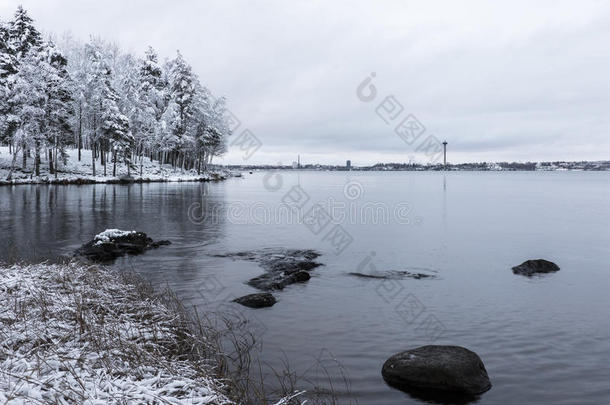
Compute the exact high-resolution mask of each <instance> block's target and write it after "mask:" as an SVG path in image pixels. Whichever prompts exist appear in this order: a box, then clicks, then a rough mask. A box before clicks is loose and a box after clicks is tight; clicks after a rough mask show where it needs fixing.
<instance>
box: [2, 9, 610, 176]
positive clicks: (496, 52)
mask: <svg viewBox="0 0 610 405" xmlns="http://www.w3.org/2000/svg"><path fill="white" fill-rule="evenodd" d="M498 3H499V2H496V1H467V2H456V1H447V2H438V1H428V0H426V1H424V0H420V1H373V0H371V1H354V0H349V1H348V0H346V1H332V2H331V1H296V0H293V1H281V0H277V1H246V0H244V1H199V0H189V1H128V0H123V1H113V0H106V1H83V0H63V1H62V0H57V1H52V0H45V1H40V0H37V1H28V0H22V1H12V0H0V16H1V17H2V19H3V20H7V19H9V18H11V17H12V14H13V12H14V10H15V8H16V7H17V5H18V4H23V6H24V7H25V8H26V9H27V10H28V11H29V12H30V15H31V16H32V17H33V18H34V19H35V20H36V24H37V26H38V27H39V28H40V29H41V30H42V31H44V32H45V33H49V32H52V33H55V34H61V33H63V32H66V31H70V32H72V34H73V35H74V36H75V37H77V38H79V39H83V40H86V39H87V38H88V37H89V35H90V34H95V35H101V36H103V37H104V38H106V39H109V40H114V41H116V42H118V43H120V44H121V46H122V47H123V48H124V49H126V50H129V51H132V52H134V53H137V54H138V55H141V54H143V51H144V49H145V48H146V46H148V45H152V46H153V47H154V48H156V49H157V51H158V52H159V53H160V55H161V56H162V57H173V56H174V54H175V51H176V49H180V51H181V52H182V53H183V55H184V56H185V58H186V59H187V60H188V61H189V62H190V63H191V65H192V66H193V69H194V70H195V71H196V72H197V73H198V74H199V76H200V78H201V80H202V82H203V83H204V84H205V85H206V86H207V87H208V88H210V90H212V92H213V93H214V94H217V95H225V96H226V97H227V98H228V100H229V104H228V105H229V108H230V110H231V111H232V112H233V113H234V114H235V116H236V117H237V118H238V119H239V120H240V122H241V127H240V128H238V131H237V133H238V134H239V132H240V131H241V130H243V129H249V130H250V131H252V133H253V134H254V135H255V136H256V137H257V138H258V139H260V141H261V143H262V146H261V147H260V149H258V150H257V151H256V152H255V153H254V154H253V155H252V156H251V157H250V158H249V159H248V160H247V161H245V160H244V153H243V152H242V151H241V150H240V149H239V148H238V147H231V148H230V150H229V153H228V154H227V155H226V156H225V157H224V158H223V159H221V162H223V163H279V162H281V163H283V164H289V163H292V161H294V160H296V156H297V154H299V153H300V155H301V161H302V162H304V163H312V162H320V163H342V162H344V161H345V160H346V159H351V160H352V162H353V164H355V165H360V164H370V163H375V162H378V161H383V162H396V161H400V162H405V161H409V160H414V161H419V162H425V161H426V159H427V158H426V156H424V155H423V154H422V153H418V152H417V151H416V149H417V147H418V146H419V145H420V142H421V141H422V140H423V139H424V138H425V137H427V136H429V135H434V136H435V137H436V138H437V139H439V140H447V142H448V143H449V145H448V161H450V162H464V161H481V160H487V161H504V160H509V161H527V160H556V159H557V160H595V159H610V133H609V130H610V114H609V113H610V79H609V77H608V75H609V74H610V2H606V1H586V0H580V1H573V0H572V1H557V0H554V1H536V2H533V1H531V0H529V1H514V0H513V1H504V2H503V4H498ZM373 72H374V74H375V78H374V79H373V81H372V85H373V86H374V87H375V89H376V90H377V95H376V97H375V99H374V100H372V101H370V102H364V101H361V100H360V99H359V98H358V97H357V93H356V90H357V87H358V85H359V84H360V83H361V82H362V81H363V80H364V79H366V78H367V77H369V75H370V74H371V73H373ZM367 88H368V87H367ZM387 96H394V97H395V100H396V101H397V102H399V103H400V104H401V105H402V106H403V107H404V110H403V111H402V113H401V114H400V115H398V116H397V118H396V119H395V120H394V121H392V120H391V119H389V117H386V118H388V120H389V121H390V123H389V124H386V122H385V121H384V120H383V119H382V118H381V117H380V116H379V115H377V114H376V108H377V106H378V105H379V103H381V102H382V101H383V100H384V99H385V98H386V97H387ZM395 111H397V110H395ZM408 114H413V115H414V116H415V117H417V119H418V120H419V121H420V122H421V123H422V124H423V125H424V126H425V128H426V129H425V132H424V135H422V136H420V137H419V138H417V139H416V140H415V141H414V142H413V143H412V145H407V143H405V141H404V140H403V139H401V138H400V137H399V136H398V135H397V134H396V133H395V132H394V128H395V126H396V125H397V124H398V123H399V122H400V121H401V120H402V119H403V118H404V117H406V116H407V115H408ZM234 136H235V135H234Z"/></svg>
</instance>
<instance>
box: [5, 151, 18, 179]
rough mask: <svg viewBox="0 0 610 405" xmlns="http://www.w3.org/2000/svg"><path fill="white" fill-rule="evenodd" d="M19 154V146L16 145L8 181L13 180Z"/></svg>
mask: <svg viewBox="0 0 610 405" xmlns="http://www.w3.org/2000/svg"><path fill="white" fill-rule="evenodd" d="M18 152H19V145H18V144H15V148H14V149H13V160H12V162H11V170H9V172H8V176H7V177H6V179H7V180H11V179H12V178H13V171H14V170H15V164H16V163H17V153H18Z"/></svg>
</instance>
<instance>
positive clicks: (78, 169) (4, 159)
mask: <svg viewBox="0 0 610 405" xmlns="http://www.w3.org/2000/svg"><path fill="white" fill-rule="evenodd" d="M67 154H68V160H67V164H66V165H64V164H63V163H62V162H59V170H58V173H57V178H56V177H55V175H54V174H50V173H49V171H48V163H47V162H46V160H45V158H44V157H43V158H42V164H41V167H40V176H38V177H36V176H35V174H34V167H33V165H34V159H33V158H32V157H30V158H28V160H27V166H26V170H22V168H21V153H19V154H18V155H17V161H16V165H15V171H14V172H13V176H12V180H11V184H32V183H53V182H59V183H61V182H64V183H69V182H74V183H77V182H79V181H80V182H87V183H108V182H112V181H116V180H117V178H120V177H121V176H125V175H127V167H126V166H125V164H122V163H121V164H119V163H117V176H116V177H114V176H112V162H109V163H108V164H107V167H106V176H104V167H103V166H102V165H101V164H100V161H99V159H98V161H97V162H96V165H95V166H96V176H95V177H94V176H93V174H92V173H93V172H92V167H91V151H90V150H85V149H83V150H82V151H81V160H80V162H79V161H78V151H77V150H76V149H68V150H67ZM12 158H13V155H10V154H9V149H8V147H7V146H0V184H2V183H6V181H5V180H6V178H7V176H8V174H9V171H10V167H11V163H12ZM230 175H231V173H230V172H228V171H225V170H214V171H210V172H206V173H203V172H202V173H201V174H197V171H196V170H182V169H180V168H174V167H172V166H171V165H159V162H157V161H152V162H151V161H150V159H148V158H144V160H143V162H142V175H141V176H140V164H139V162H135V163H134V165H133V166H132V169H131V177H133V178H134V179H136V181H164V182H165V181H167V182H178V181H206V180H221V179H223V178H226V177H229V176H230Z"/></svg>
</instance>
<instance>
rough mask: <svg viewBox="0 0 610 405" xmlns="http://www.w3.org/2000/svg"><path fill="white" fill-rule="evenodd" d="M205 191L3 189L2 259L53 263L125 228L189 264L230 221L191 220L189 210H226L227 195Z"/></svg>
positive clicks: (165, 186)
mask: <svg viewBox="0 0 610 405" xmlns="http://www.w3.org/2000/svg"><path fill="white" fill-rule="evenodd" d="M207 186H208V185H206V187H207ZM217 186H219V185H214V187H216V188H221V187H217ZM202 190H203V187H202V185H201V184H198V183H150V184H133V185H129V186H125V185H106V184H100V185H82V186H75V185H20V186H12V187H3V188H2V189H0V197H1V198H0V201H2V205H1V206H0V207H1V215H0V229H1V230H2V238H1V243H0V253H2V257H9V256H11V257H15V258H22V259H28V260H42V259H47V258H53V257H56V256H58V255H65V254H69V253H71V251H72V250H73V249H74V248H76V247H77V246H79V245H80V244H82V243H84V242H86V241H88V240H90V239H91V238H92V237H93V236H94V235H96V234H97V233H99V232H101V231H103V230H105V229H107V228H120V229H129V230H132V229H134V230H140V231H143V232H146V233H147V234H149V236H151V237H152V238H153V239H171V240H172V242H174V246H173V249H174V252H175V253H176V254H177V253H178V252H180V254H181V257H182V258H183V259H184V258H188V256H189V255H191V254H196V252H197V250H198V248H200V247H202V246H205V245H206V244H208V243H211V242H213V241H215V240H217V239H218V238H219V237H220V236H221V234H222V230H223V227H224V221H225V220H224V219H225V218H226V215H219V216H216V217H213V216H209V215H208V216H204V217H203V220H202V221H200V222H199V223H194V222H192V221H190V220H189V217H188V208H189V206H190V205H191V204H192V203H193V202H195V201H199V202H203V204H202V206H203V207H204V208H205V209H208V208H209V209H212V210H214V211H215V212H219V208H218V207H222V206H224V204H223V202H222V200H223V198H224V196H223V194H222V190H220V191H221V192H214V193H210V192H202Z"/></svg>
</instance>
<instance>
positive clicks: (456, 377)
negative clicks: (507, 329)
mask: <svg viewBox="0 0 610 405" xmlns="http://www.w3.org/2000/svg"><path fill="white" fill-rule="evenodd" d="M381 374H382V375H383V378H384V380H385V381H386V382H387V383H388V384H390V385H391V386H393V387H396V388H398V389H401V390H405V391H407V392H408V391H409V390H410V389H416V390H438V391H449V392H458V393H462V394H466V395H477V394H481V393H483V392H485V391H487V390H489V389H490V388H491V382H490V381H489V377H488V375H487V370H485V366H484V365H483V362H482V361H481V358H480V357H479V356H478V355H477V354H476V353H474V352H472V351H470V350H468V349H465V348H463V347H460V346H434V345H431V346H422V347H418V348H417V349H413V350H407V351H405V352H402V353H398V354H395V355H394V356H392V357H390V358H389V359H388V360H387V361H386V362H385V363H384V365H383V368H382V370H381Z"/></svg>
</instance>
